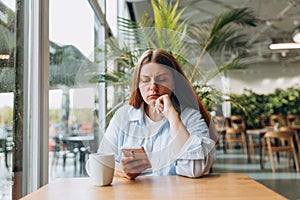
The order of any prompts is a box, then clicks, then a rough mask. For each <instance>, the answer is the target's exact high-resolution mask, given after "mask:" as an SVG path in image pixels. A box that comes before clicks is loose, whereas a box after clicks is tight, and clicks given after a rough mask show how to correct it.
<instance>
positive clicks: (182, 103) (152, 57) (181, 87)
mask: <svg viewBox="0 0 300 200" xmlns="http://www.w3.org/2000/svg"><path fill="white" fill-rule="evenodd" d="M148 63H157V64H161V65H164V66H166V67H167V68H169V70H170V71H171V73H172V75H173V80H174V84H175V87H174V90H173V91H172V95H171V100H172V103H173V104H174V106H175V109H176V110H177V111H178V112H179V113H180V112H181V110H183V109H184V108H185V107H192V108H194V109H197V110H200V113H201V115H202V116H203V117H204V119H205V122H206V124H207V126H208V127H209V129H210V132H211V133H212V132H213V133H214V134H213V136H216V133H215V131H214V130H213V129H214V128H213V126H212V127H210V122H211V120H210V115H209V113H208V111H207V109H206V108H205V106H204V105H203V103H202V102H201V100H200V98H199V96H198V95H197V94H196V92H195V91H194V89H193V87H192V85H191V83H190V81H189V80H188V78H187V77H186V75H185V74H184V72H183V70H182V68H181V66H180V64H179V62H178V61H177V59H176V58H175V57H174V56H173V55H172V54H171V53H168V52H167V51H164V50H161V49H156V50H147V51H145V52H144V53H143V54H142V56H141V57H140V59H139V60H138V62H137V64H136V66H135V69H134V72H133V80H132V86H131V94H130V97H129V102H128V103H129V105H131V106H133V107H134V108H136V109H138V108H140V107H141V105H142V103H144V100H143V98H142V95H141V92H140V89H139V82H140V72H141V69H142V67H143V66H144V65H145V64H148ZM178 104H179V105H178Z"/></svg>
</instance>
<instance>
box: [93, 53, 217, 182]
mask: <svg viewBox="0 0 300 200" xmlns="http://www.w3.org/2000/svg"><path fill="white" fill-rule="evenodd" d="M209 123H210V118H209V115H208V114H207V111H206V110H205V108H204V106H203V105H202V103H201V101H200V99H199V98H198V96H197V95H196V93H195V92H194V91H193V89H192V86H191V84H190V83H189V81H188V79H187V78H186V76H185V75H184V73H183V71H182V69H181V67H180V65H179V63H178V61H177V60H176V59H175V58H174V57H173V56H172V55H171V54H169V53H167V52H166V51H163V50H147V51H146V52H144V54H143V55H142V56H141V58H140V59H139V61H138V63H137V65H136V67H135V70H134V74H133V82H132V90H131V95H130V99H129V103H128V105H125V106H123V107H122V108H120V109H119V110H118V111H117V112H116V113H115V115H114V116H113V118H112V119H111V121H110V124H109V126H108V128H107V130H106V133H105V134H104V138H103V140H102V142H101V145H100V147H99V150H98V152H105V153H111V152H113V153H115V155H116V165H117V166H119V167H118V168H117V171H119V174H120V172H121V175H122V176H124V177H126V178H129V179H134V178H136V177H137V176H138V175H140V174H141V173H144V172H149V173H150V174H152V175H182V176H187V177H200V176H202V175H203V174H204V173H205V172H208V171H209V169H210V168H211V166H212V165H213V162H214V160H215V141H214V140H213V139H215V138H214V137H211V136H210V135H214V134H210V131H209V128H208V127H209ZM211 138H213V139H211ZM123 147H143V148H144V149H145V151H146V154H147V156H148V158H149V160H148V159H146V158H145V159H136V158H135V157H134V156H129V157H126V156H124V155H123V154H122V148H123Z"/></svg>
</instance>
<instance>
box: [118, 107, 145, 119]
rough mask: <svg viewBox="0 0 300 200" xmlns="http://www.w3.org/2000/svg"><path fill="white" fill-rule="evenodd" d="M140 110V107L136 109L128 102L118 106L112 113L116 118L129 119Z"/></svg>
mask: <svg viewBox="0 0 300 200" xmlns="http://www.w3.org/2000/svg"><path fill="white" fill-rule="evenodd" d="M140 112H141V110H140V109H136V108H134V107H133V106H131V105H129V104H124V105H123V106H122V107H120V108H119V109H118V110H117V111H116V112H115V114H114V116H115V118H116V119H117V120H126V121H128V120H130V119H131V118H132V117H133V116H136V115H139V114H140Z"/></svg>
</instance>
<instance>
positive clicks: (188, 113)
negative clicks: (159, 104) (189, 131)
mask: <svg viewBox="0 0 300 200" xmlns="http://www.w3.org/2000/svg"><path fill="white" fill-rule="evenodd" d="M193 116H199V117H201V116H202V115H201V111H200V110H197V109H195V108H191V107H186V108H184V109H183V110H182V111H181V117H182V118H191V117H193Z"/></svg>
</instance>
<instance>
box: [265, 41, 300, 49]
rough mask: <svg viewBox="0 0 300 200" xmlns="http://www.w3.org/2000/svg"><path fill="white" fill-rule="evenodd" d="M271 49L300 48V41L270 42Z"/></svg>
mask: <svg viewBox="0 0 300 200" xmlns="http://www.w3.org/2000/svg"><path fill="white" fill-rule="evenodd" d="M269 48H270V49H272V50H276V49H300V43H299V44H298V43H276V44H270V46H269Z"/></svg>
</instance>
